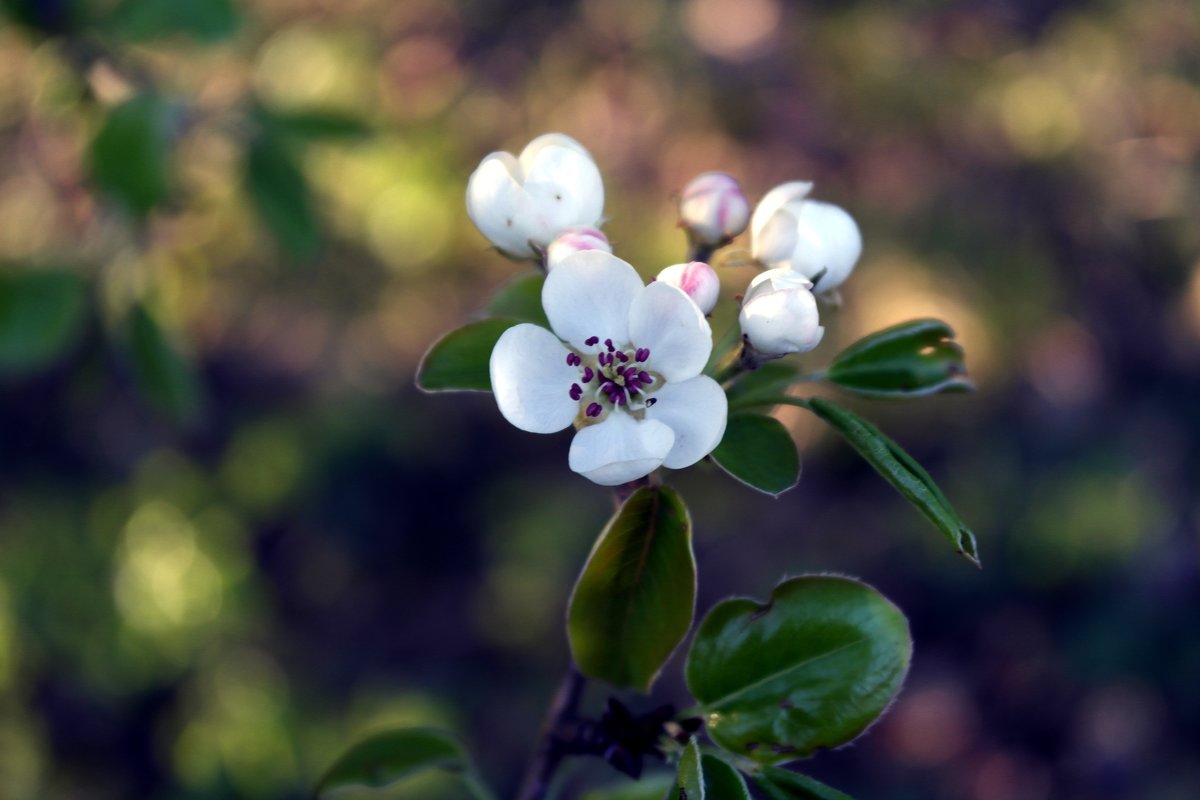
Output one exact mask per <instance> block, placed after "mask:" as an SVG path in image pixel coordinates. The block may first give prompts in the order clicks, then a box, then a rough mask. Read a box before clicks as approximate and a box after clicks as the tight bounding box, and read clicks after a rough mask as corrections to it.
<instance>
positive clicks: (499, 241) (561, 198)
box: [467, 133, 604, 258]
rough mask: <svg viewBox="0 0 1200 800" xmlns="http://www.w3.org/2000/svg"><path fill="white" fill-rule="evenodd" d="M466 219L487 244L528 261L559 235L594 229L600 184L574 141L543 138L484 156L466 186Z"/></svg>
mask: <svg viewBox="0 0 1200 800" xmlns="http://www.w3.org/2000/svg"><path fill="white" fill-rule="evenodd" d="M467 214H469V215H470V217H471V221H472V222H474V223H475V227H477V228H479V230H480V232H481V233H483V235H484V236H486V237H487V238H488V241H490V242H491V243H492V244H494V245H496V247H498V248H500V249H501V250H503V251H504V252H506V253H508V254H509V255H512V256H516V257H518V258H533V257H535V256H536V255H537V251H536V250H535V248H537V249H543V250H544V249H545V248H546V247H547V246H549V244H550V243H551V242H552V241H554V239H555V238H557V236H558V235H559V233H561V232H562V231H563V230H565V229H567V228H572V227H577V226H588V227H595V226H596V224H597V223H599V221H600V218H601V216H602V215H603V214H604V183H603V182H602V181H601V179H600V170H599V169H597V168H596V162H594V161H593V160H592V157H591V155H590V154H589V153H588V151H587V150H586V149H585V148H584V146H583V145H581V144H580V143H579V142H577V141H575V140H574V139H572V138H571V137H570V136H567V135H565V134H561V133H546V134H543V135H541V136H539V137H537V138H536V139H534V140H533V141H532V142H530V143H529V144H528V145H526V146H525V149H524V150H522V151H521V154H520V155H519V156H514V155H513V154H512V153H507V152H496V153H492V154H490V155H488V156H487V157H486V158H484V159H483V161H482V162H481V163H480V164H479V166H478V167H477V168H476V169H475V171H474V172H472V173H471V178H470V180H468V181H467Z"/></svg>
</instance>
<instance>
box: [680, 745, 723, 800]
mask: <svg viewBox="0 0 1200 800" xmlns="http://www.w3.org/2000/svg"><path fill="white" fill-rule="evenodd" d="M705 788H706V787H705V781H704V761H703V759H702V758H701V756H700V745H699V744H697V743H696V738H695V737H692V738H691V739H690V740H689V741H688V743H687V747H685V748H683V753H682V754H681V755H680V756H679V768H678V770H677V771H676V773H675V794H674V795H673V798H672V800H704V798H705V793H704V790H705ZM714 800H715V798H714Z"/></svg>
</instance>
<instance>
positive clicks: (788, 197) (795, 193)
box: [750, 181, 813, 239]
mask: <svg viewBox="0 0 1200 800" xmlns="http://www.w3.org/2000/svg"><path fill="white" fill-rule="evenodd" d="M812 188H813V185H812V182H811V181H789V182H788V183H784V184H780V185H779V186H776V187H775V188H774V189H772V190H771V191H769V192H767V193H766V194H765V195H763V199H762V200H759V201H758V205H757V206H755V208H754V216H753V217H751V219H750V235H751V236H753V237H754V238H755V239H757V238H758V237H759V235H760V233H761V232H762V229H763V226H765V225H766V224H767V221H768V220H769V219H770V218H771V217H773V216H774V215H775V212H776V211H778V210H779V209H781V208H783V207H784V205H786V204H788V203H790V202H792V201H793V200H799V199H801V198H804V197H807V196H808V193H809V192H811V191H812Z"/></svg>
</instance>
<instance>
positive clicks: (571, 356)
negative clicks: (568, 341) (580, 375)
mask: <svg viewBox="0 0 1200 800" xmlns="http://www.w3.org/2000/svg"><path fill="white" fill-rule="evenodd" d="M582 363H583V359H582V358H580V357H579V356H578V355H576V354H575V353H567V366H569V367H578V366H579V365H580V364H582Z"/></svg>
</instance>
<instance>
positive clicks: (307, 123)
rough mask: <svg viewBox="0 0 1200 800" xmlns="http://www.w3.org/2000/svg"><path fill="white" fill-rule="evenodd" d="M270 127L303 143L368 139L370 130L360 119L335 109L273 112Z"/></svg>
mask: <svg viewBox="0 0 1200 800" xmlns="http://www.w3.org/2000/svg"><path fill="white" fill-rule="evenodd" d="M270 120H271V124H272V125H274V126H275V128H276V130H278V132H279V133H281V134H283V135H285V136H294V137H296V138H297V139H301V140H304V141H331V140H332V141H346V140H357V139H365V138H366V137H367V136H369V135H370V133H371V128H370V126H369V125H367V123H366V122H364V121H363V120H362V119H361V118H359V117H356V116H353V115H352V114H348V113H346V112H344V111H339V110H337V109H332V108H310V109H302V110H298V111H279V110H273V111H271V112H270Z"/></svg>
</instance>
